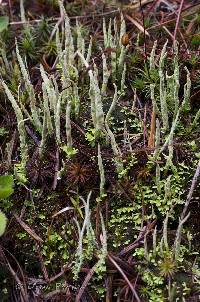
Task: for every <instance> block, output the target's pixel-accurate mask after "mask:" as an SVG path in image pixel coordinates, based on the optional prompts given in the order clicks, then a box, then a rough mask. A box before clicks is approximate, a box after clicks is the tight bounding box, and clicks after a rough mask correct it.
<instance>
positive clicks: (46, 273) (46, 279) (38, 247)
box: [35, 242, 49, 283]
mask: <svg viewBox="0 0 200 302" xmlns="http://www.w3.org/2000/svg"><path fill="white" fill-rule="evenodd" d="M35 248H36V251H37V253H38V258H39V261H40V266H41V270H42V273H43V276H44V279H45V281H46V282H47V283H48V282H49V275H48V272H47V269H46V266H45V264H44V260H43V257H42V254H41V251H40V245H39V244H38V242H36V243H35Z"/></svg>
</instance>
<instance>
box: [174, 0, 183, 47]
mask: <svg viewBox="0 0 200 302" xmlns="http://www.w3.org/2000/svg"><path fill="white" fill-rule="evenodd" d="M183 3H184V0H181V4H180V6H179V10H178V17H177V21H176V26H175V30H174V41H175V40H176V35H177V30H178V26H179V22H180V17H181V12H182V9H183Z"/></svg>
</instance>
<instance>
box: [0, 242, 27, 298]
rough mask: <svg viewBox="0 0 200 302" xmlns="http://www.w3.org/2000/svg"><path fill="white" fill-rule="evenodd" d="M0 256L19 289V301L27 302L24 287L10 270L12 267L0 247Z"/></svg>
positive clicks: (12, 270)
mask: <svg viewBox="0 0 200 302" xmlns="http://www.w3.org/2000/svg"><path fill="white" fill-rule="evenodd" d="M0 256H1V257H2V258H3V259H4V261H5V262H6V265H7V267H8V269H9V271H10V273H11V275H12V276H13V278H14V280H15V282H16V285H17V288H19V289H20V294H21V300H20V301H22V302H28V294H27V290H26V287H24V286H23V284H22V282H21V280H20V279H19V277H18V276H17V273H16V272H15V271H14V269H13V268H12V266H11V265H10V263H9V261H8V259H7V257H6V255H5V254H4V252H3V249H2V247H1V246H0Z"/></svg>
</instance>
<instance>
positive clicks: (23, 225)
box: [13, 214, 43, 242]
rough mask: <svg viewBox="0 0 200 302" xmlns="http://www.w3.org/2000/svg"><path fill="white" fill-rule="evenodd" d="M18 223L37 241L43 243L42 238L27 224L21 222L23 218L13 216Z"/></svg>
mask: <svg viewBox="0 0 200 302" xmlns="http://www.w3.org/2000/svg"><path fill="white" fill-rule="evenodd" d="M13 216H14V217H15V219H16V220H17V222H18V223H19V224H20V225H21V227H22V228H23V229H24V230H25V231H26V232H27V233H28V234H29V235H30V236H31V237H32V238H33V239H35V240H36V241H39V242H43V239H42V238H40V237H39V236H38V235H37V234H36V233H35V231H33V230H32V229H31V228H30V227H29V226H28V225H27V224H26V223H25V222H23V221H22V220H21V218H20V217H19V216H18V215H17V214H13Z"/></svg>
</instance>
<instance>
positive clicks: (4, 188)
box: [0, 175, 14, 236]
mask: <svg viewBox="0 0 200 302" xmlns="http://www.w3.org/2000/svg"><path fill="white" fill-rule="evenodd" d="M13 185H14V182H13V176H12V175H2V176H0V200H1V199H5V198H8V197H9V196H10V195H11V194H12V193H13ZM6 222H7V218H6V216H5V214H4V213H3V212H2V211H1V210H0V236H2V235H3V233H4V232H5V229H6Z"/></svg>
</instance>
